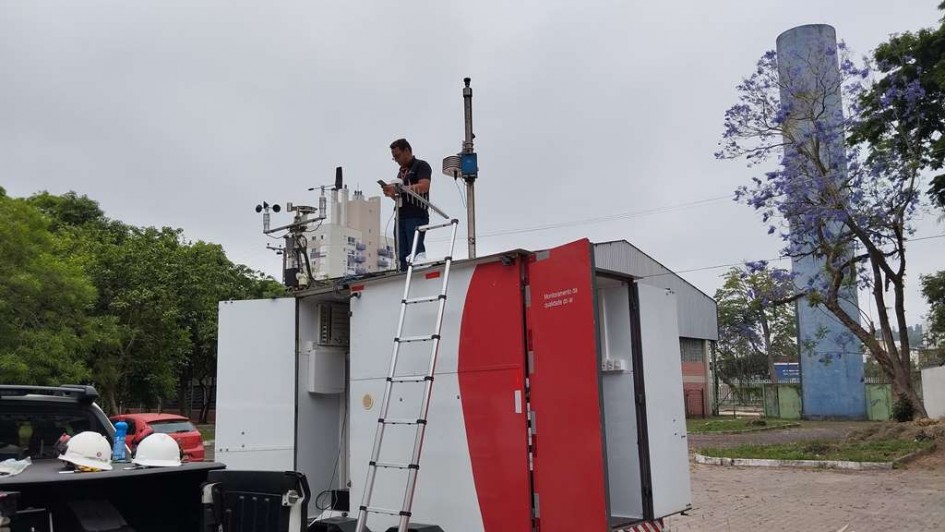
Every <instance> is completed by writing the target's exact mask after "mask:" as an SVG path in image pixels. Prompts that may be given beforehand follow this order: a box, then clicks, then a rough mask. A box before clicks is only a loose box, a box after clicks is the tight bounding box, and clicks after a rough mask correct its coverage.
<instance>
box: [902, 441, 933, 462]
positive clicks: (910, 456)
mask: <svg viewBox="0 0 945 532" xmlns="http://www.w3.org/2000/svg"><path fill="white" fill-rule="evenodd" d="M936 449H938V444H936V443H933V444H932V445H930V446H929V447H927V448H925V449H919V450H918V451H916V452H914V453H909V454H907V455H905V456H900V457H899V458H896V459H895V460H893V461H892V463H893V465H894V466H899V465H904V464H908V463H909V462H911V461H913V460H915V459H916V458H919V457H922V456H925V455H927V454H932V453H934V452H935V451H936Z"/></svg>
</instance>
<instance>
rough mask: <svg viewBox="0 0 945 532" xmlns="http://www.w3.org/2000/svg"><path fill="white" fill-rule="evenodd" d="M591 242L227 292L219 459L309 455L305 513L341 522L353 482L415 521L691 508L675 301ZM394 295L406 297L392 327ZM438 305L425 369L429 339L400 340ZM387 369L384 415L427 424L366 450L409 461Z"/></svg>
mask: <svg viewBox="0 0 945 532" xmlns="http://www.w3.org/2000/svg"><path fill="white" fill-rule="evenodd" d="M592 247H593V246H592V244H591V243H590V242H589V241H588V240H579V241H576V242H572V243H570V244H566V245H563V246H560V247H556V248H552V249H549V250H545V251H540V252H528V251H523V250H514V251H509V252H506V253H501V254H497V255H492V256H488V257H481V258H477V259H471V260H464V261H456V262H452V263H451V265H448V264H444V263H434V264H432V265H429V266H427V267H425V268H424V269H418V270H417V271H414V272H413V275H412V277H411V285H410V293H409V294H405V293H404V292H405V286H404V284H405V275H404V274H394V273H388V274H383V275H377V276H374V277H366V278H361V279H357V280H354V281H350V280H349V281H345V282H344V283H342V282H341V281H339V282H336V283H333V284H331V285H327V286H325V287H322V288H318V287H313V288H309V289H307V290H302V291H298V292H296V293H295V294H294V297H289V298H278V299H266V300H252V301H225V302H222V303H221V304H220V321H219V353H218V391H217V427H216V443H215V446H214V447H215V453H216V456H215V459H216V460H217V461H219V462H222V463H224V464H226V466H227V469H228V470H244V469H245V470H271V471H297V472H300V473H303V474H304V475H305V477H306V478H307V480H308V484H309V486H310V488H311V491H312V493H313V494H317V493H319V492H324V493H325V495H324V496H322V497H320V498H319V497H311V498H310V501H309V506H308V512H307V513H308V515H311V516H313V517H314V516H321V517H322V518H323V520H322V521H321V522H319V521H316V522H314V523H311V524H309V525H308V526H309V528H308V529H309V530H354V521H355V518H356V517H357V515H358V513H359V509H360V507H361V506H362V504H363V503H362V501H364V500H366V499H370V505H371V506H372V507H382V508H391V509H395V510H401V512H404V511H406V512H407V515H409V520H410V523H411V529H416V530H443V531H446V532H477V531H489V532H530V531H541V532H557V531H562V532H564V531H567V532H573V531H592V532H608V531H616V530H661V529H662V528H663V518H664V517H666V516H669V515H672V514H676V513H680V512H684V511H686V510H688V509H690V507H691V506H690V488H689V465H688V454H687V441H686V424H685V417H684V407H683V387H682V373H681V369H680V353H679V331H678V325H677V314H676V306H675V299H674V295H673V293H672V292H670V291H667V290H663V289H659V288H654V287H652V286H647V285H643V284H640V283H638V282H636V281H635V280H634V279H633V278H632V277H629V276H626V275H622V274H619V273H615V272H612V271H602V270H598V269H596V268H595V265H594V259H593V249H592ZM444 277H445V279H444ZM446 280H448V283H444V281H446ZM444 284H446V288H445V289H444V288H443V287H444ZM442 294H445V296H446V297H445V301H442V302H441V301H440V299H441V297H440V296H441V295H442ZM405 299H409V300H411V301H412V302H416V303H417V304H414V305H409V311H408V312H407V313H406V314H403V327H402V328H401V329H398V325H399V324H398V321H399V320H400V319H401V316H402V314H401V308H402V307H406V305H403V301H404V300H405ZM421 300H423V301H427V302H429V304H423V303H422V302H421ZM441 305H442V308H443V310H442V312H440V311H438V308H439V307H440V306H441ZM438 317H439V318H441V326H440V327H438V329H439V331H440V334H439V335H435V336H438V338H437V339H436V340H437V342H436V343H437V344H438V358H437V359H436V365H435V369H434V371H432V372H431V371H428V370H429V368H428V366H427V365H428V364H429V362H430V357H431V354H430V343H429V342H420V341H417V342H407V340H406V339H407V338H420V337H421V336H422V335H425V334H426V335H429V334H430V331H431V330H435V329H434V325H435V323H436V322H437V319H438ZM395 337H398V341H399V342H401V343H400V344H399V346H398V348H395V349H393V352H394V353H396V354H397V356H396V360H397V363H396V368H395V369H394V371H393V373H392V372H391V361H392V345H394V344H395V341H394V339H395ZM434 350H436V347H434ZM392 374H393V375H394V379H393V381H394V382H396V386H392V385H391V384H390V379H389V377H391V375H392ZM425 374H429V376H432V379H430V378H426V377H423V375H425ZM411 376H415V377H416V378H410V377H411ZM398 377H402V378H398ZM389 385H390V386H392V387H391V389H390V390H391V391H390V394H389V397H390V400H389V406H388V410H387V413H386V415H387V421H388V423H391V420H392V419H394V418H397V419H406V420H418V419H422V422H423V424H424V428H425V436H424V437H423V439H422V454H421V457H420V459H419V460H418V461H417V463H415V464H411V465H409V466H405V467H404V468H395V467H391V468H379V467H378V466H377V464H379V463H381V462H382V461H385V463H404V464H408V463H410V457H411V453H412V451H413V449H414V445H415V441H416V440H415V436H416V434H417V425H416V424H407V423H405V424H389V425H387V426H386V429H385V432H384V433H383V434H384V435H383V444H382V445H379V446H378V449H379V456H378V455H375V447H374V443H375V434H376V430H377V429H378V425H379V422H380V423H381V424H382V425H383V424H384V421H383V420H379V417H380V411H381V409H382V407H383V405H382V397H384V395H385V388H386V387H387V386H389ZM428 385H429V386H430V389H431V390H432V393H431V395H430V396H429V406H428V414H427V415H426V416H424V414H423V412H422V410H421V405H422V404H423V400H424V396H425V391H424V390H425V389H426V387H427V386H428ZM369 463H371V464H372V465H371V466H369ZM369 469H375V470H376V473H375V475H374V482H373V483H369V482H367V481H366V479H368V478H369V475H368V473H369ZM410 469H414V470H415V471H413V474H416V475H417V477H416V479H417V480H416V482H417V483H416V489H415V493H414V497H413V499H412V504H410V503H405V500H404V499H405V487H406V485H407V480H406V479H407V475H408V474H411V472H410ZM367 486H370V488H368V489H370V493H369V494H368V495H369V496H368V497H365V490H366V488H367ZM327 494H330V495H331V496H330V497H329V496H327ZM316 503H318V504H317V506H316ZM328 503H330V505H331V506H332V508H331V509H333V510H334V511H325V512H323V510H325V508H326V506H328V505H329V504H328ZM341 512H348V514H347V518H340V517H338V516H339V515H340V513H341ZM392 513H393V514H396V513H397V512H392ZM328 516H332V517H331V518H330V519H327V517H328ZM400 517H401V516H398V515H385V514H382V513H381V514H376V515H375V514H372V515H370V518H369V519H368V520H367V526H368V528H369V529H370V530H374V531H379V530H380V531H384V530H387V529H388V528H389V527H392V526H396V525H397V524H398V522H399V520H400ZM421 523H422V524H421ZM436 527H439V528H436Z"/></svg>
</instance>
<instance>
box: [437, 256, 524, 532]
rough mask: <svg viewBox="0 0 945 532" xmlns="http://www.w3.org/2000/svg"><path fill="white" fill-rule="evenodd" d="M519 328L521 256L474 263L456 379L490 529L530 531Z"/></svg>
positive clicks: (482, 509)
mask: <svg viewBox="0 0 945 532" xmlns="http://www.w3.org/2000/svg"><path fill="white" fill-rule="evenodd" d="M454 304H455V303H454ZM522 331H523V326H522V296H521V280H520V270H519V264H518V260H516V261H514V263H513V264H510V265H503V264H502V263H500V262H494V263H488V264H479V265H477V266H476V269H475V271H474V273H473V276H472V280H471V281H470V284H469V290H468V292H467V293H466V301H465V305H464V308H463V317H462V324H461V329H460V338H459V367H458V372H459V374H458V376H459V389H460V395H461V397H462V407H463V417H464V420H465V426H466V439H467V442H468V445H469V457H470V462H471V463H472V470H473V480H474V481H475V484H476V495H477V497H478V499H479V509H480V512H481V514H482V522H483V527H484V529H485V530H486V531H487V532H505V531H509V530H514V531H520V530H521V531H527V530H531V487H530V483H529V478H528V448H527V434H526V421H525V416H526V414H525V412H524V408H523V407H522V404H523V403H522V401H523V394H524V375H525V370H524V361H525V349H524V338H523V335H522ZM443 489H449V486H443Z"/></svg>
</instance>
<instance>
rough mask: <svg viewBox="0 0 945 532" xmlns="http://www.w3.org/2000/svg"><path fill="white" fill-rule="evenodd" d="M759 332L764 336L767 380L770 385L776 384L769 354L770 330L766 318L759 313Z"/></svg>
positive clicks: (770, 353) (771, 357) (774, 371)
mask: <svg viewBox="0 0 945 532" xmlns="http://www.w3.org/2000/svg"><path fill="white" fill-rule="evenodd" d="M761 332H762V333H763V334H764V342H765V357H766V358H767V359H768V378H769V379H771V384H777V383H778V373H777V370H776V369H775V368H774V353H772V352H771V328H770V327H769V326H768V317H767V316H765V313H764V311H763V310H762V311H761Z"/></svg>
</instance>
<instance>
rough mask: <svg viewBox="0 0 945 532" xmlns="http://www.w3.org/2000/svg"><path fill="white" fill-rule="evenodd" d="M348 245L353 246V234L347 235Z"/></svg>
mask: <svg viewBox="0 0 945 532" xmlns="http://www.w3.org/2000/svg"><path fill="white" fill-rule="evenodd" d="M348 245H349V246H353V245H354V237H353V236H349V237H348Z"/></svg>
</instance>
